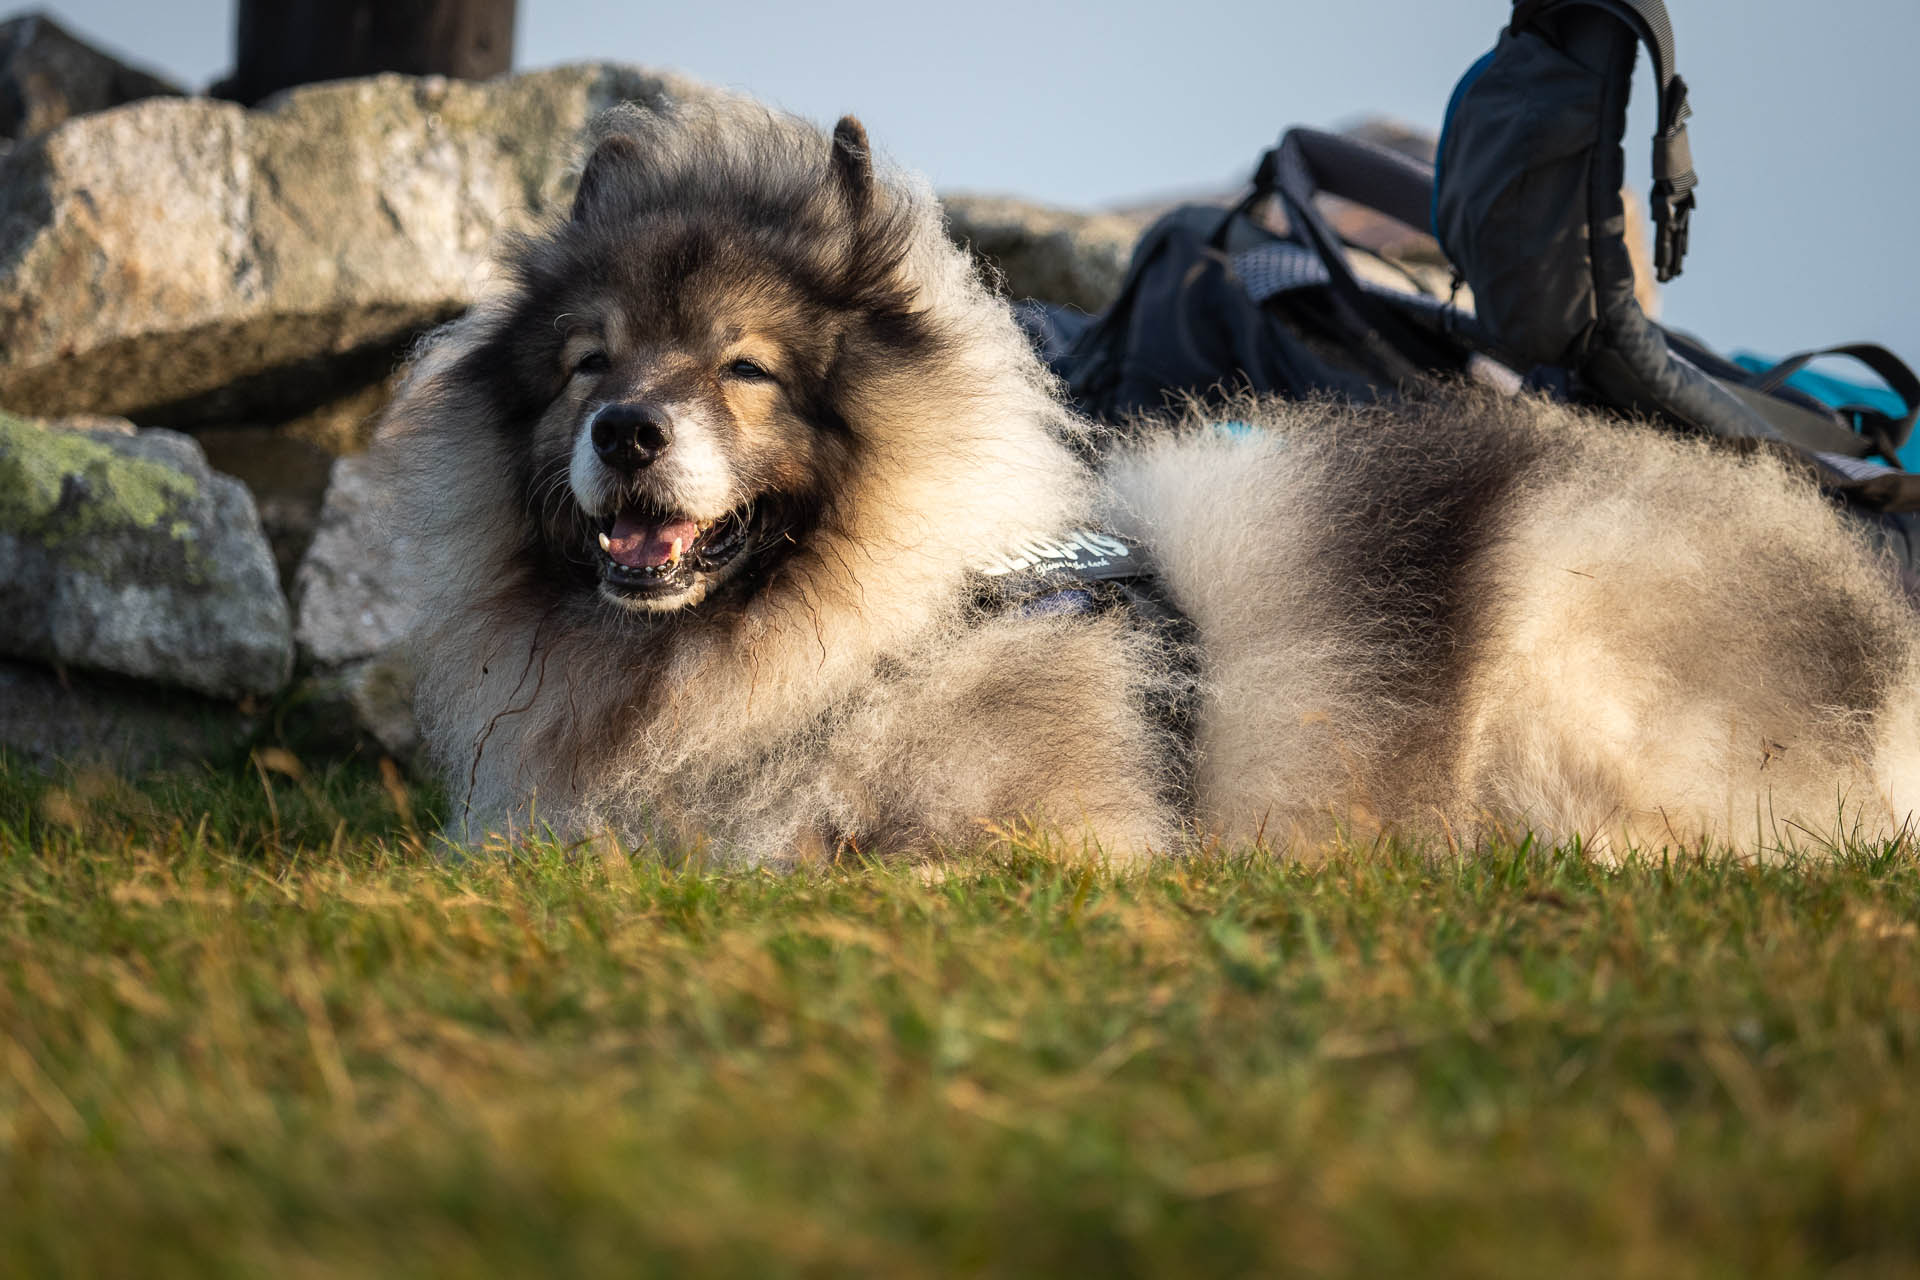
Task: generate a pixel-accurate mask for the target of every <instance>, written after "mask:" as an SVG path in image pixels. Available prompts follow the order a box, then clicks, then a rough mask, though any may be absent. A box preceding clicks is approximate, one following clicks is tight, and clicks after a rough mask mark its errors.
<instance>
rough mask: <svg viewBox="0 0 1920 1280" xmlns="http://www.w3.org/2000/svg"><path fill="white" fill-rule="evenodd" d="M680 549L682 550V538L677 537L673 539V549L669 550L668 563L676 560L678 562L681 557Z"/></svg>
mask: <svg viewBox="0 0 1920 1280" xmlns="http://www.w3.org/2000/svg"><path fill="white" fill-rule="evenodd" d="M680 551H681V544H680V539H678V538H675V539H674V540H673V547H672V549H671V550H669V551H668V552H667V563H668V564H673V563H674V562H676V561H677V560H679V559H680Z"/></svg>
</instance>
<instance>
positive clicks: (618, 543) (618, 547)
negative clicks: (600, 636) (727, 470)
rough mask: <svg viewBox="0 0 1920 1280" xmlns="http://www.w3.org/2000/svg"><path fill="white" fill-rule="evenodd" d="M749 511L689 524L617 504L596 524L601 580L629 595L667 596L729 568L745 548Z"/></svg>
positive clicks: (684, 519)
mask: <svg viewBox="0 0 1920 1280" xmlns="http://www.w3.org/2000/svg"><path fill="white" fill-rule="evenodd" d="M752 522H753V512H752V509H751V508H748V507H741V508H737V509H735V510H733V511H730V512H728V513H727V514H726V515H724V516H721V517H720V518H719V519H717V520H693V519H689V518H688V517H686V516H684V515H679V514H676V513H672V512H662V511H658V510H654V509H651V508H648V507H645V506H634V505H629V506H622V507H621V508H620V509H619V510H618V511H615V512H614V513H612V514H611V515H608V516H605V517H603V518H602V519H601V521H600V536H599V542H600V577H601V580H602V581H603V582H604V583H606V585H607V586H609V587H611V588H612V589H614V590H615V591H617V592H619V593H620V594H622V595H629V596H639V597H646V596H669V595H674V594H677V593H679V592H682V591H686V590H688V589H689V588H691V587H692V586H693V584H694V582H695V580H696V579H697V578H698V577H699V576H700V575H701V574H712V573H715V572H717V571H719V570H721V569H723V568H725V567H726V566H727V565H729V564H731V563H732V562H733V561H734V559H735V558H736V557H737V556H739V554H740V553H741V551H743V550H744V549H745V548H746V545H747V534H748V531H749V529H750V528H751V526H752Z"/></svg>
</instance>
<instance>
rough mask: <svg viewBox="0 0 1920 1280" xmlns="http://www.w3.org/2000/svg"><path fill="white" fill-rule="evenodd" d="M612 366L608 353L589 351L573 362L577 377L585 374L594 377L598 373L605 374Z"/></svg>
mask: <svg viewBox="0 0 1920 1280" xmlns="http://www.w3.org/2000/svg"><path fill="white" fill-rule="evenodd" d="M611 365H612V361H610V360H608V359H607V353H606V352H604V351H589V352H587V353H586V354H585V355H583V356H581V357H580V358H579V359H578V360H575V361H574V362H573V372H574V373H575V375H579V374H583V373H584V374H587V375H588V376H592V375H593V374H596V373H605V372H606V371H607V370H608V368H610V367H611Z"/></svg>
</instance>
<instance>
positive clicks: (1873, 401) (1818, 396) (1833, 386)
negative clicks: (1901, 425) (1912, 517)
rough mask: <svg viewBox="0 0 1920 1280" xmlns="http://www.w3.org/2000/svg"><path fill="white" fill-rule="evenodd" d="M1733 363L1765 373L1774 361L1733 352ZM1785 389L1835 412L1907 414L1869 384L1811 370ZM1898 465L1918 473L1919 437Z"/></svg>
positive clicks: (1884, 390)
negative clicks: (1854, 408)
mask: <svg viewBox="0 0 1920 1280" xmlns="http://www.w3.org/2000/svg"><path fill="white" fill-rule="evenodd" d="M1733 362H1734V363H1735V364H1737V365H1739V366H1740V367H1741V368H1742V369H1745V370H1746V371H1747V372H1749V373H1765V372H1766V371H1767V370H1769V369H1771V368H1773V366H1774V365H1775V364H1777V363H1778V361H1775V360H1769V359H1767V358H1766V357H1764V356H1757V355H1754V354H1753V353H1752V352H1751V351H1739V352H1735V353H1734V356H1733ZM1787 385H1788V386H1790V387H1792V388H1793V389H1794V390H1796V391H1804V392H1806V393H1807V394H1808V395H1810V396H1812V397H1813V398H1814V399H1815V400H1818V401H1819V402H1820V403H1821V404H1824V405H1830V406H1831V407H1833V408H1835V409H1839V408H1843V407H1845V406H1847V405H1865V406H1866V407H1867V408H1869V409H1878V410H1880V412H1882V413H1884V414H1887V415H1888V416H1890V417H1895V418H1897V417H1899V416H1900V415H1901V414H1903V413H1905V412H1906V411H1907V406H1906V405H1905V404H1904V403H1903V402H1902V401H1901V399H1900V397H1899V396H1898V395H1896V394H1895V393H1894V392H1892V391H1890V390H1888V389H1887V388H1886V387H1876V386H1873V385H1871V384H1869V383H1862V382H1850V381H1848V380H1847V379H1845V378H1836V377H1834V376H1833V375H1832V374H1830V373H1820V372H1817V371H1815V370H1813V369H1801V370H1799V371H1798V372H1796V373H1795V374H1794V375H1793V376H1792V377H1790V378H1788V379H1787ZM1900 465H1901V466H1903V467H1905V468H1906V469H1907V470H1909V471H1916V470H1920V434H1916V435H1915V436H1914V437H1913V438H1912V439H1909V440H1908V441H1907V443H1906V444H1905V445H1904V446H1902V447H1901V449H1900Z"/></svg>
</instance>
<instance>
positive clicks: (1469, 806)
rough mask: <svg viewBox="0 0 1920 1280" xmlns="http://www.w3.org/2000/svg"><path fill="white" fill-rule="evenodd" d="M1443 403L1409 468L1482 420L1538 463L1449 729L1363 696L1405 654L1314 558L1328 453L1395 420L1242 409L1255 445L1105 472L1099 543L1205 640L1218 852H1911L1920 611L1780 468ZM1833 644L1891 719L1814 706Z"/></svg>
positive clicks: (1138, 461)
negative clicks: (1417, 848)
mask: <svg viewBox="0 0 1920 1280" xmlns="http://www.w3.org/2000/svg"><path fill="white" fill-rule="evenodd" d="M1442 404H1443V406H1444V407H1445V408H1446V410H1447V411H1446V412H1442V413H1439V414H1435V413H1433V412H1431V411H1429V412H1427V413H1426V414H1425V415H1424V419H1425V420H1424V422H1423V425H1422V431H1423V432H1424V435H1423V437H1422V439H1421V440H1418V441H1414V442H1413V446H1412V447H1414V448H1416V449H1418V450H1421V451H1423V452H1424V455H1425V457H1427V458H1428V459H1430V460H1431V461H1432V462H1433V463H1434V465H1442V464H1443V461H1444V459H1445V458H1446V457H1447V456H1448V455H1449V454H1450V453H1451V452H1452V451H1454V450H1456V449H1458V448H1460V447H1461V446H1462V443H1463V442H1470V441H1471V440H1473V439H1474V438H1475V437H1476V436H1477V435H1479V434H1480V433H1483V432H1485V431H1487V430H1488V429H1489V422H1488V421H1487V419H1488V418H1489V417H1490V416H1498V417H1499V418H1501V419H1502V420H1503V421H1504V422H1505V423H1507V424H1508V425H1509V426H1512V425H1517V426H1518V427H1519V429H1520V430H1521V431H1522V432H1523V433H1531V434H1533V435H1534V436H1536V437H1537V438H1538V439H1539V440H1540V441H1542V442H1543V443H1544V444H1545V446H1546V447H1545V448H1544V449H1543V450H1542V451H1541V452H1540V454H1539V457H1538V460H1536V461H1533V462H1531V463H1529V464H1528V465H1527V466H1526V467H1525V468H1524V470H1523V471H1522V472H1521V474H1520V475H1519V476H1518V477H1516V479H1515V482H1514V485H1513V487H1512V489H1511V490H1510V491H1509V492H1508V493H1507V494H1506V495H1505V496H1504V497H1503V498H1502V500H1501V509H1500V510H1499V511H1498V513H1497V517H1496V520H1495V526H1494V530H1493V534H1492V536H1491V538H1490V539H1489V541H1488V543H1487V545H1486V546H1485V547H1484V548H1483V549H1482V551H1481V552H1480V553H1479V554H1480V556H1481V557H1482V561H1483V571H1482V574H1481V577H1480V579H1479V580H1478V582H1477V585H1476V586H1475V588H1474V591H1475V594H1476V601H1475V603H1474V612H1475V614H1476V620H1475V623H1474V626H1475V630H1476V635H1475V636H1474V637H1473V639H1472V642H1471V644H1470V646H1469V648H1470V652H1469V653H1468V654H1467V656H1466V657H1465V658H1464V659H1463V667H1464V672H1465V674H1464V679H1463V681H1462V684H1461V687H1460V689H1459V692H1458V697H1457V701H1456V702H1455V703H1454V704H1453V705H1451V706H1446V707H1434V706H1425V705H1420V704H1418V703H1417V702H1415V703H1404V702H1395V701H1393V700H1392V699H1390V698H1384V697H1382V696H1380V694H1379V693H1378V692H1377V691H1376V690H1375V689H1374V688H1373V687H1372V684H1373V682H1372V680H1371V679H1370V677H1371V676H1372V675H1374V674H1375V673H1377V672H1379V671H1380V670H1381V668H1382V665H1383V664H1386V665H1388V666H1390V665H1391V664H1393V663H1394V662H1396V661H1400V660H1401V658H1400V655H1399V654H1397V653H1396V652H1395V651H1394V650H1393V649H1392V648H1391V647H1389V648H1386V649H1384V650H1383V649H1382V648H1380V647H1379V646H1378V645H1377V644H1370V643H1369V642H1368V641H1367V640H1366V639H1364V638H1356V635H1357V633H1358V632H1360V631H1361V630H1363V629H1362V628H1360V627H1358V626H1357V625H1356V624H1357V623H1358V622H1360V621H1361V619H1359V618H1357V617H1355V616H1354V615H1352V614H1351V613H1350V612H1349V610H1348V608H1347V606H1346V605H1345V603H1344V600H1343V598H1344V596H1345V594H1346V592H1347V586H1348V584H1346V583H1343V581H1342V580H1341V579H1340V577H1339V576H1338V568H1339V566H1338V565H1329V564H1328V563H1326V562H1325V561H1324V559H1322V558H1319V557H1318V556H1317V554H1316V552H1315V551H1314V550H1313V549H1314V548H1316V547H1317V546H1319V545H1320V544H1321V537H1320V534H1321V533H1322V531H1324V530H1325V529H1326V528H1327V526H1328V522H1329V521H1333V520H1339V519H1341V518H1342V516H1341V514H1340V512H1339V511H1338V510H1336V509H1334V504H1333V503H1331V502H1330V501H1329V491H1330V490H1335V489H1339V488H1341V487H1342V486H1343V485H1344V484H1345V482H1344V481H1343V480H1341V478H1340V477H1338V476H1336V475H1331V474H1330V470H1329V466H1328V454H1329V452H1330V451H1331V447H1332V446H1333V445H1334V444H1335V443H1336V442H1337V441H1339V440H1340V438H1341V437H1342V436H1343V435H1345V436H1347V437H1348V438H1349V439H1351V437H1352V434H1353V433H1355V432H1371V433H1378V432H1379V431H1380V427H1381V423H1380V422H1379V420H1378V419H1377V418H1375V419H1373V420H1367V419H1366V418H1365V416H1364V415H1362V414H1360V413H1356V412H1355V411H1351V410H1346V409H1342V408H1338V407H1335V406H1330V405H1287V404H1279V403H1272V404H1249V405H1243V406H1241V407H1240V409H1239V410H1238V412H1237V414H1236V415H1235V416H1237V417H1239V418H1242V419H1245V420H1249V421H1251V422H1253V423H1255V424H1257V425H1258V427H1259V428H1261V431H1260V432H1259V434H1257V435H1254V436H1236V437H1227V436H1223V435H1221V434H1219V433H1217V432H1215V431H1212V430H1210V429H1207V428H1204V427H1202V428H1200V429H1198V430H1194V429H1191V428H1190V429H1188V430H1187V431H1185V432H1179V433H1173V434H1169V435H1165V436H1162V437H1161V438H1159V439H1157V440H1155V441H1153V442H1152V443H1149V444H1147V445H1146V446H1144V447H1142V448H1139V449H1137V450H1135V451H1133V452H1131V453H1129V454H1128V455H1126V456H1125V457H1123V458H1121V459H1119V460H1118V461H1117V462H1116V464H1115V465H1114V466H1113V468H1112V469H1111V472H1110V490H1109V496H1108V499H1107V502H1108V507H1107V513H1108V516H1109V519H1110V520H1111V522H1112V523H1113V524H1114V526H1115V527H1117V528H1119V529H1121V530H1122V531H1124V532H1127V533H1129V534H1131V535H1133V536H1136V537H1139V538H1142V539H1144V540H1146V541H1147V542H1148V543H1149V544H1150V545H1151V547H1152V549H1153V552H1154V554H1155V556H1156V557H1157V558H1158V559H1159V561H1160V563H1161V565H1162V567H1163V570H1164V572H1165V574H1166V576H1167V580H1168V581H1169V583H1170V584H1171V585H1172V587H1173V590H1174V593H1175V596H1176V598H1177V599H1178V601H1179V603H1180V604H1181V606H1182V607H1183V608H1184V609H1185V610H1186V611H1187V612H1188V613H1189V615H1190V616H1191V617H1192V618H1193V619H1194V621H1195V622H1196V624H1197V625H1198V627H1199V630H1200V633H1201V634H1202V636H1203V637H1204V644H1203V653H1204V664H1203V671H1204V675H1205V679H1206V689H1207V696H1206V702H1205V705H1204V708H1203V711H1202V714H1201V718H1200V724H1201V730H1200V743H1199V751H1198V762H1199V774H1198V778H1197V781H1196V790H1197V793H1198V810H1199V821H1200V824H1201V825H1202V827H1203V828H1204V829H1205V830H1207V831H1209V832H1211V833H1216V834H1222V835H1225V836H1227V837H1228V838H1230V839H1245V838H1250V837H1252V836H1254V835H1255V834H1256V833H1264V834H1265V836H1266V838H1268V839H1270V840H1272V841H1274V842H1275V843H1278V844H1281V845H1283V846H1289V847H1293V848H1295V849H1298V850H1301V851H1310V850H1312V849H1314V848H1316V847H1318V846H1320V845H1321V844H1322V843H1323V842H1324V841H1325V840H1326V839H1327V837H1328V836H1330V835H1331V834H1333V833H1335V832H1337V831H1342V832H1347V833H1349V834H1352V833H1358V834H1359V835H1361V836H1363V837H1365V836H1371V835H1372V834H1374V833H1376V832H1378V831H1380V830H1382V829H1383V828H1385V829H1391V830H1394V831H1398V832H1402V833H1406V834H1410V835H1413V836H1416V837H1423V838H1428V839H1432V840H1435V841H1447V842H1451V843H1453V844H1454V845H1456V846H1468V845H1471V844H1472V842H1474V841H1476V840H1478V839H1480V838H1482V837H1484V836H1486V835H1488V834H1491V833H1507V834H1509V835H1518V834H1519V833H1521V832H1522V831H1525V830H1532V831H1534V832H1536V833H1538V834H1539V835H1540V836H1542V837H1544V838H1546V839H1548V840H1552V841H1563V840H1567V839H1570V838H1575V837H1578V838H1580V839H1582V840H1583V841H1584V842H1585V846H1586V847H1587V848H1588V849H1589V850H1590V851H1593V852H1595V853H1597V854H1600V855H1602V856H1618V855H1620V854H1622V853H1624V852H1625V851H1627V850H1630V849H1654V848H1659V847H1670V846H1675V845H1681V846H1697V845H1699V844H1700V843H1701V842H1703V841H1706V842H1711V843H1713V844H1715V845H1719V846H1724V847H1730V848H1733V849H1737V850H1741V851H1745V852H1749V853H1759V854H1770V853H1775V852H1779V851H1783V850H1788V849H1794V848H1801V849H1814V850H1819V849H1822V848H1825V847H1827V846H1828V845H1829V844H1830V843H1831V842H1834V841H1839V840H1845V839H1849V838H1866V839H1883V838H1887V837H1889V836H1892V835H1895V834H1897V833H1900V832H1902V831H1904V830H1905V829H1906V828H1907V826H1908V824H1909V822H1910V819H1911V816H1912V814H1913V811H1914V808H1915V806H1916V804H1920V768H1916V759H1917V757H1916V747H1917V746H1920V718H1917V717H1916V700H1915V690H1916V688H1917V687H1920V685H1917V684H1916V675H1917V674H1920V664H1916V649H1915V636H1916V632H1915V625H1914V617H1913V611H1912V609H1911V607H1910V605H1909V604H1908V602H1907V601H1906V600H1905V599H1904V598H1903V596H1902V594H1901V592H1900V590H1899V588H1898V587H1897V585H1896V580H1895V577H1894V574H1893V572H1892V569H1891V566H1890V565H1888V564H1885V563H1883V562H1881V561H1880V560H1879V559H1878V558H1877V557H1876V556H1874V555H1873V554H1870V553H1869V552H1868V551H1866V550H1865V549H1864V548H1863V546H1862V545H1861V544H1860V542H1859V541H1858V539H1857V536H1856V535H1855V534H1854V533H1853V532H1851V531H1850V530H1848V529H1846V528H1845V527H1843V525H1842V522H1841V521H1840V519H1839V518H1838V517H1837V516H1836V514H1835V512H1834V511H1833V509H1832V508H1831V507H1830V506H1829V505H1828V504H1827V503H1826V502H1825V501H1824V500H1823V499H1822V498H1821V497H1820V495H1819V494H1818V493H1817V492H1816V491H1815V489H1814V487H1813V486H1812V485H1811V484H1810V483H1808V482H1807V481H1805V480H1804V479H1802V478H1800V477H1799V476H1796V475H1790V474H1789V473H1788V471H1787V470H1786V468H1785V467H1784V466H1782V465H1781V464H1780V463H1779V462H1777V461H1775V460H1774V459H1772V458H1771V457H1769V456H1765V455H1755V456H1752V457H1747V458H1741V457H1737V456H1734V455H1732V454H1730V453H1729V452H1727V451H1725V450H1724V449H1720V448H1716V447H1712V446H1709V445H1707V444H1704V443H1695V442H1688V441H1684V440H1681V439H1677V438H1675V437H1674V436H1672V435H1670V434H1667V433H1661V432H1656V431H1654V430H1652V429H1649V428H1645V427H1640V426H1634V425H1631V424H1628V423H1625V422H1621V421H1618V420H1613V419H1602V418H1598V417H1592V416H1586V415H1582V414H1578V413H1575V412H1572V411H1570V410H1567V409H1564V408H1559V407H1555V406H1552V405H1549V404H1547V403H1545V402H1541V401H1535V400H1525V401H1519V402H1511V403H1507V404H1500V403H1498V402H1497V401H1496V400H1495V398H1494V397H1493V396H1491V395H1490V394H1489V393H1485V392H1478V391H1474V392H1461V393H1456V394H1455V396H1454V398H1453V399H1452V400H1450V401H1449V400H1443V401H1442ZM1408 444H1409V442H1408V440H1406V439H1405V438H1399V439H1395V438H1392V436H1391V433H1390V432H1389V433H1388V438H1386V439H1382V440H1380V441H1379V447H1380V448H1383V449H1388V448H1400V447H1407V446H1408ZM1222 512H1227V513H1231V514H1230V516H1228V517H1227V518H1221V516H1220V513H1222ZM1351 532H1352V533H1353V534H1355V535H1356V536H1358V535H1364V533H1365V530H1364V529H1354V530H1351ZM1839 633H1845V634H1846V635H1850V636H1852V637H1853V638H1854V639H1855V640H1857V641H1858V643H1859V644H1860V646H1861V652H1859V653H1857V654H1853V655H1851V661H1853V662H1854V663H1855V664H1856V665H1857V666H1859V667H1861V668H1863V669H1865V670H1868V671H1871V672H1877V673H1878V674H1879V675H1880V676H1881V677H1883V678H1884V694H1883V695H1882V696H1878V697H1874V698H1872V699H1868V700H1865V701H1861V700H1852V701H1849V700H1844V699H1838V698H1835V699H1831V700H1825V699H1823V696H1822V693H1821V690H1822V688H1823V687H1824V686H1827V685H1831V684H1832V683H1833V682H1834V681H1836V680H1843V679H1844V678H1845V677H1846V676H1847V672H1845V671H1841V670H1839V668H1840V667H1841V665H1843V662H1844V661H1846V660H1848V657H1849V655H1847V654H1846V653H1844V652H1835V650H1836V648H1838V649H1841V650H1845V649H1847V648H1848V646H1847V645H1846V644H1841V645H1838V646H1836V645H1835V644H1834V643H1833V641H1834V639H1835V636H1836V634H1839ZM1810 691H1811V693H1810Z"/></svg>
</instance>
